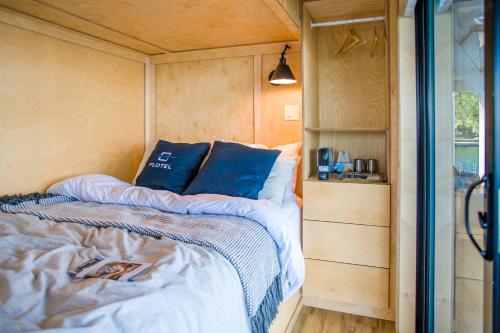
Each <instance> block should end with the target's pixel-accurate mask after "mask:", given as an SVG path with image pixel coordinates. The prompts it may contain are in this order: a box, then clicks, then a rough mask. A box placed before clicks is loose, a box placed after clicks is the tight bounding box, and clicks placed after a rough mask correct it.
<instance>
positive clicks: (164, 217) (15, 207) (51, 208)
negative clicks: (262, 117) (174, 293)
mask: <svg viewBox="0 0 500 333" xmlns="http://www.w3.org/2000/svg"><path fill="white" fill-rule="evenodd" d="M0 211H3V212H6V213H15V214H28V215H34V216H37V217H39V218H41V219H48V220H52V221H55V222H69V223H79V224H84V225H88V226H92V227H114V228H122V229H126V230H129V231H131V232H136V233H139V234H142V235H147V236H151V237H157V238H161V237H168V238H171V239H174V240H179V241H182V242H185V243H190V244H196V245H199V246H204V247H208V248H212V249H214V250H215V251H217V252H218V253H220V254H221V255H222V256H224V257H225V258H226V259H227V260H228V261H229V262H230V263H231V264H232V265H233V266H234V268H235V270H236V271H237V273H238V275H239V277H240V282H241V285H242V287H243V291H244V295H245V302H246V307H247V311H248V316H249V319H250V322H251V326H252V332H258V333H260V332H267V331H268V329H269V326H270V324H271V322H272V320H273V319H274V317H275V315H276V313H277V309H278V305H279V303H280V302H281V301H282V299H283V293H282V278H283V277H282V274H280V273H281V267H280V262H279V259H278V253H277V251H278V250H277V247H276V243H275V241H274V240H273V238H272V237H271V236H270V235H269V233H268V232H267V231H266V229H265V228H264V227H262V226H261V225H260V224H258V223H255V222H253V221H251V220H249V219H245V218H241V217H235V216H227V215H184V214H174V213H165V212H162V211H159V210H156V209H153V208H148V207H136V206H126V205H118V204H100V203H95V202H84V201H77V200H75V199H73V198H70V197H66V196H49V197H42V198H37V199H36V200H28V201H24V200H22V199H16V200H10V201H9V200H7V201H5V200H4V203H3V204H0Z"/></svg>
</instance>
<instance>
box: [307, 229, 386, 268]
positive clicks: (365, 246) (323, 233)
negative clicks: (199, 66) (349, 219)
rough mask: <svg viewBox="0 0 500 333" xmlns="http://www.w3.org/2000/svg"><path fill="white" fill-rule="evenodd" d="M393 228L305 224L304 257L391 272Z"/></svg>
mask: <svg viewBox="0 0 500 333" xmlns="http://www.w3.org/2000/svg"><path fill="white" fill-rule="evenodd" d="M389 242H390V241H389V228H388V227H376V226H367V225H356V224H345V223H332V222H317V221H308V220H304V223H303V244H304V256H305V257H306V258H309V259H320V260H329V261H336V262H342V263H349V264H358V265H366V266H374V267H382V268H389Z"/></svg>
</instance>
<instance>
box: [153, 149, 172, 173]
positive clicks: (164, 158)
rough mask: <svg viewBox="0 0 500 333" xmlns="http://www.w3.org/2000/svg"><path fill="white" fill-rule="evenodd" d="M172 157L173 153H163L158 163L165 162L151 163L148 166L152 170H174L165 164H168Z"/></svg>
mask: <svg viewBox="0 0 500 333" xmlns="http://www.w3.org/2000/svg"><path fill="white" fill-rule="evenodd" d="M171 156H172V153H168V152H162V153H161V154H160V156H158V159H157V160H158V161H159V162H163V163H159V162H156V163H154V162H151V163H149V164H148V166H149V167H150V168H159V169H168V170H172V166H171V165H170V164H168V163H165V162H168V160H169V159H170V157H171Z"/></svg>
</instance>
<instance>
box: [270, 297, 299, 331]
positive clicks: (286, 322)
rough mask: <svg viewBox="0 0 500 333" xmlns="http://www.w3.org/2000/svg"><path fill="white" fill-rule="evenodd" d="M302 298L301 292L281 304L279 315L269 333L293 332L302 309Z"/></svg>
mask: <svg viewBox="0 0 500 333" xmlns="http://www.w3.org/2000/svg"><path fill="white" fill-rule="evenodd" d="M301 297H302V294H301V292H300V291H297V292H296V293H295V295H293V296H291V297H290V298H289V299H288V300H286V301H284V302H283V303H281V304H280V306H279V308H278V314H277V315H276V318H274V320H273V323H272V324H271V327H270V328H269V333H286V332H289V331H290V330H291V328H292V327H293V324H294V323H295V319H296V318H297V316H298V312H299V311H300V308H301V307H302V305H301V304H300V299H301Z"/></svg>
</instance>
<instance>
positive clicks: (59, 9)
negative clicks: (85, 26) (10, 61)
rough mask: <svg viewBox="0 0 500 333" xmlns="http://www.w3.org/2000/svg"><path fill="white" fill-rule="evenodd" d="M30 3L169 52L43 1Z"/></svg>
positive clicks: (37, 0) (164, 49) (36, 0)
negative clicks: (35, 3)
mask: <svg viewBox="0 0 500 333" xmlns="http://www.w3.org/2000/svg"><path fill="white" fill-rule="evenodd" d="M31 1H34V2H37V3H39V4H40V5H43V6H46V7H49V8H51V9H54V10H56V11H58V12H60V13H63V14H66V15H69V16H71V17H74V18H75V19H78V20H81V21H85V22H87V23H90V24H93V25H95V26H98V27H101V28H103V29H106V30H109V31H112V32H114V33H116V34H120V35H122V36H125V37H127V38H130V39H134V40H136V41H138V42H141V43H143V44H146V45H149V46H153V47H155V48H157V49H160V50H161V51H163V52H164V53H167V52H171V51H170V50H168V49H166V48H165V47H163V46H160V45H156V44H153V43H151V42H148V41H146V40H143V39H141V38H139V37H136V36H133V35H130V34H127V33H125V32H122V31H119V30H116V29H113V28H111V27H108V26H106V25H104V24H101V23H97V22H94V21H92V20H89V19H87V18H85V17H82V16H79V15H77V14H75V13H72V12H70V11H67V10H65V9H63V8H60V7H57V6H54V5H52V4H48V3H46V2H44V1H43V0H31Z"/></svg>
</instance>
